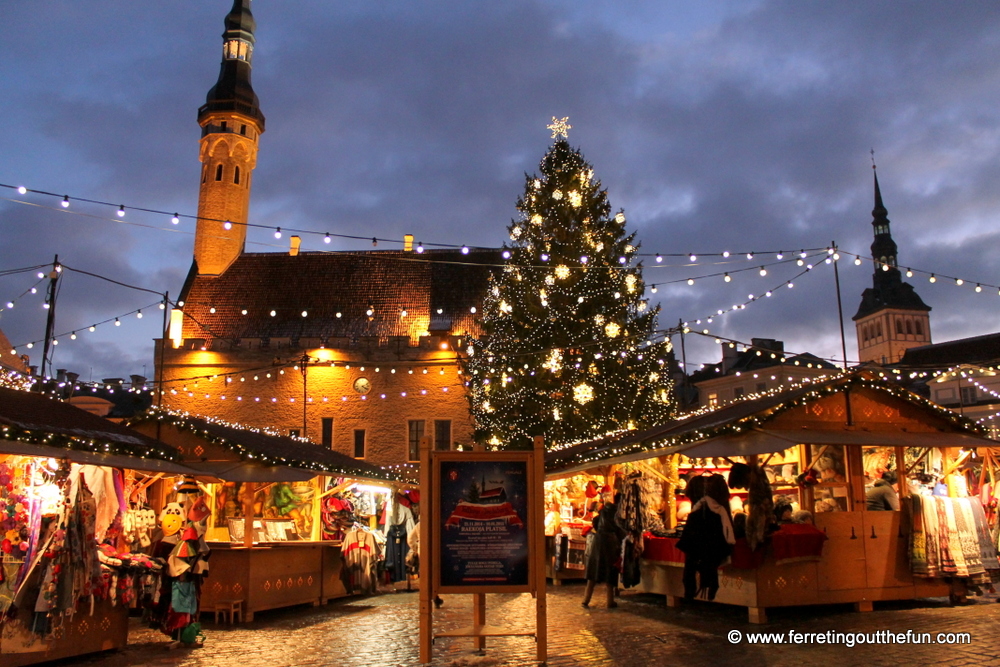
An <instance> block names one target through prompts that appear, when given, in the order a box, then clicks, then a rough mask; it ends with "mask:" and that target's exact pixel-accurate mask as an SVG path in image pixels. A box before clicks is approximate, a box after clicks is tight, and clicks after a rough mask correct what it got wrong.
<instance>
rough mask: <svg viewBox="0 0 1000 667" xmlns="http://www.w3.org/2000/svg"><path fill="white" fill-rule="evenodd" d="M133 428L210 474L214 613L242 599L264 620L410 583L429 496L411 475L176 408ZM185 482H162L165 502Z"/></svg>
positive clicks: (245, 609) (207, 597)
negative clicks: (421, 506) (409, 546)
mask: <svg viewBox="0 0 1000 667" xmlns="http://www.w3.org/2000/svg"><path fill="white" fill-rule="evenodd" d="M130 425H131V426H132V427H133V428H135V429H136V430H138V431H140V432H142V433H146V434H149V435H154V434H156V435H158V437H160V438H162V439H163V440H164V442H167V443H170V444H172V445H173V446H175V447H177V448H178V450H180V452H181V453H182V455H183V457H184V461H185V464H186V465H188V466H190V467H191V468H193V469H195V470H197V471H198V473H199V475H200V477H199V480H200V486H201V487H202V489H203V490H204V492H205V494H206V497H207V504H208V507H209V517H208V520H207V528H206V537H207V539H208V543H209V545H210V546H211V547H212V549H213V551H214V552H215V553H214V555H213V559H212V566H213V575H212V577H211V578H210V579H209V580H208V581H207V582H206V584H205V586H204V587H203V592H202V600H201V608H202V610H203V611H211V610H212V609H214V607H215V605H216V604H217V603H220V604H221V603H231V602H239V603H240V605H241V607H242V609H241V611H242V614H243V618H244V620H252V618H253V615H254V614H255V613H256V612H258V611H261V610H265V609H273V608H277V607H284V606H290V605H295V604H305V603H309V604H323V603H325V602H327V601H328V600H330V599H333V598H336V597H341V596H344V595H352V594H366V593H373V592H375V591H376V590H378V589H379V587H380V585H382V584H385V585H393V586H394V585H395V584H396V583H397V582H407V583H408V581H409V579H408V576H407V572H406V568H405V562H404V559H405V556H406V553H405V550H404V549H403V548H402V544H400V543H398V542H399V541H402V542H403V543H405V540H406V537H407V535H408V533H409V532H411V531H412V530H413V526H414V524H415V522H416V518H417V517H416V514H417V507H418V503H419V494H415V493H414V492H413V491H412V486H413V484H412V483H411V482H409V481H408V479H407V478H406V477H405V475H404V474H403V473H401V472H390V471H387V470H384V469H382V468H378V467H376V466H374V465H371V464H369V463H366V462H364V461H358V460H356V459H352V458H350V457H347V456H344V455H342V454H340V453H338V452H335V451H332V450H330V449H327V448H325V447H322V446H320V445H315V444H312V443H310V442H308V441H304V440H299V439H295V438H290V437H286V436H279V435H275V434H273V433H268V432H266V431H262V430H259V429H249V428H245V427H240V426H237V425H232V424H226V423H223V422H221V421H218V420H210V419H206V418H201V417H193V416H190V415H183V414H178V413H173V412H169V411H165V410H161V411H157V410H153V411H150V412H148V413H146V414H144V415H140V416H138V417H137V418H134V419H133V420H131V421H130ZM175 482H176V480H171V481H170V482H169V483H166V484H162V485H161V487H160V494H161V497H162V501H163V502H167V501H169V500H170V499H171V498H172V494H174V493H176V484H175ZM394 528H395V530H394ZM368 554H371V557H368Z"/></svg>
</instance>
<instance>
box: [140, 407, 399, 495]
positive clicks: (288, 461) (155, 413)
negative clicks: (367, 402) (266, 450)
mask: <svg viewBox="0 0 1000 667" xmlns="http://www.w3.org/2000/svg"><path fill="white" fill-rule="evenodd" d="M194 417H195V415H192V414H190V413H186V412H175V411H172V410H169V409H166V408H156V407H152V408H150V409H149V410H147V411H146V412H145V413H143V414H141V415H138V416H136V417H133V418H132V419H130V420H128V422H127V423H128V424H129V425H134V424H142V423H146V422H159V423H161V424H167V425H169V426H173V427H175V428H177V429H180V430H183V431H187V432H189V433H193V434H195V435H197V436H198V437H201V438H204V439H205V440H207V441H209V442H211V443H212V444H215V445H218V446H220V447H222V448H223V449H226V450H227V451H230V452H233V453H234V454H236V455H237V456H239V457H240V458H241V459H243V460H244V461H253V462H255V463H260V464H262V465H268V466H287V467H292V468H300V469H304V470H312V471H315V472H316V473H318V474H327V475H337V476H344V477H365V478H369V479H370V478H372V475H373V472H380V473H381V476H380V477H378V478H377V479H382V480H385V481H387V482H399V481H406V479H405V478H404V476H403V474H401V473H397V472H394V471H390V470H385V469H383V468H378V469H376V471H372V470H366V469H362V468H356V467H353V466H345V467H340V466H333V465H331V464H328V463H321V462H317V461H310V460H306V459H302V458H295V457H284V456H268V455H266V454H261V453H256V452H252V451H250V450H248V449H247V448H246V447H244V446H243V445H241V444H240V443H239V442H235V441H232V440H229V439H227V438H225V437H223V436H220V435H216V434H214V433H212V432H210V431H208V430H206V429H204V428H201V427H199V426H198V425H197V424H194V423H192V422H191V421H190V419H191V418H194ZM197 419H200V420H203V421H206V422H208V423H210V424H218V425H219V426H225V427H226V428H231V429H237V430H240V431H247V432H249V433H255V434H259V435H266V436H270V437H274V438H280V439H287V440H293V441H295V442H297V443H299V444H302V445H304V446H309V447H316V448H317V449H320V450H321V451H328V450H325V449H323V448H322V447H321V446H320V445H317V444H315V443H313V442H311V441H309V440H306V439H304V438H292V437H290V436H284V435H280V434H279V433H277V432H276V431H274V430H273V429H262V428H253V427H249V426H246V425H243V424H235V423H232V422H227V421H225V420H223V419H219V418H217V417H207V416H197ZM372 467H373V468H374V466H372Z"/></svg>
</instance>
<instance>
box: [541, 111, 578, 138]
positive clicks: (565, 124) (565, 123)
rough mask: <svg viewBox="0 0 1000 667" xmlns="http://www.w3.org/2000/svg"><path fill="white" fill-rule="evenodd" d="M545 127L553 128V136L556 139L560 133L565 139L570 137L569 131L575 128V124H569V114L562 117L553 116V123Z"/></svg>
mask: <svg viewBox="0 0 1000 667" xmlns="http://www.w3.org/2000/svg"><path fill="white" fill-rule="evenodd" d="M545 127H547V128H549V129H550V130H552V138H553V139H555V138H556V137H558V136H559V135H560V134H561V135H562V136H563V138H564V139H568V138H569V131H570V130H571V129H573V126H572V125H570V124H569V116H564V117H563V118H562V119H559V118H556V117H555V116H553V117H552V124H551V125H546V126H545Z"/></svg>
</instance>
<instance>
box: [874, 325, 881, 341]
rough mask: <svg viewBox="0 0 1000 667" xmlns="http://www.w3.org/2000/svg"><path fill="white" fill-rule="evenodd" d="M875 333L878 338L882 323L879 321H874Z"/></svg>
mask: <svg viewBox="0 0 1000 667" xmlns="http://www.w3.org/2000/svg"><path fill="white" fill-rule="evenodd" d="M875 335H876V336H878V337H880V338H881V336H882V323H881V322H876V323H875Z"/></svg>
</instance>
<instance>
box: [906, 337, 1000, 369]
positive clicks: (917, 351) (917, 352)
mask: <svg viewBox="0 0 1000 667" xmlns="http://www.w3.org/2000/svg"><path fill="white" fill-rule="evenodd" d="M997 360H1000V333H992V334H986V335H985V336H974V337H972V338H960V339H958V340H950V341H947V342H945V343H934V344H932V345H921V346H920V347H911V348H910V349H908V350H907V351H906V352H905V353H904V354H903V358H902V359H901V360H900V362H899V365H901V366H955V365H957V364H986V363H990V362H993V361H997Z"/></svg>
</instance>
